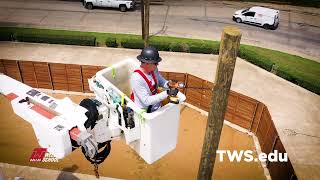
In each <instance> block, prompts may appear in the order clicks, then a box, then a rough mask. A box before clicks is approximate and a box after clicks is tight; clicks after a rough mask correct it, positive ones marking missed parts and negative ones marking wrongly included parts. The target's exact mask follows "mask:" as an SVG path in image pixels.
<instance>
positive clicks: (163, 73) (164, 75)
mask: <svg viewBox="0 0 320 180" xmlns="http://www.w3.org/2000/svg"><path fill="white" fill-rule="evenodd" d="M160 74H161V76H162V77H163V78H165V79H169V75H168V72H164V71H160Z"/></svg>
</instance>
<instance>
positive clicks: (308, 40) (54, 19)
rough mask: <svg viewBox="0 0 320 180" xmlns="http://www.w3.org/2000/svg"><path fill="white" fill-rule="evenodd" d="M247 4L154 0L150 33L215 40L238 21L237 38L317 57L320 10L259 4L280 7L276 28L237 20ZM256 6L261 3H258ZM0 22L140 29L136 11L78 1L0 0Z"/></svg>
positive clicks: (138, 31)
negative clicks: (86, 5) (236, 14)
mask: <svg viewBox="0 0 320 180" xmlns="http://www.w3.org/2000/svg"><path fill="white" fill-rule="evenodd" d="M253 5H254V4H252V3H237V2H223V1H187V0H182V1H181V0H180V1H178V0H174V1H172V0H171V1H168V2H166V1H161V0H160V1H158V2H155V3H152V5H151V8H150V14H151V16H150V34H151V35H169V36H178V37H190V38H202V39H210V40H220V36H221V32H222V29H223V27H225V26H226V25H232V26H238V27H239V28H240V29H241V31H242V33H243V35H242V39H241V43H245V44H252V45H257V46H261V47H266V48H270V49H276V50H280V51H285V52H289V53H292V54H296V55H300V56H303V57H307V58H311V59H314V60H316V61H318V62H320V51H319V50H318V49H319V47H320V14H319V12H318V10H319V9H316V8H301V7H293V6H284V5H272V4H262V5H264V6H271V7H274V8H277V9H280V26H279V28H278V29H277V30H265V29H263V28H260V27H256V26H252V25H247V24H237V23H235V22H233V21H232V15H233V13H234V12H235V11H236V10H238V9H241V8H244V7H250V6H253ZM260 5H261V4H260ZM0 26H18V27H41V28H55V29H72V30H81V31H97V32H117V33H133V34H141V24H140V11H139V7H137V8H136V10H133V11H128V12H125V13H122V12H120V11H119V10H118V9H110V8H96V9H94V10H87V9H85V8H84V7H83V6H82V4H81V2H80V1H77V0H11V1H9V0H0Z"/></svg>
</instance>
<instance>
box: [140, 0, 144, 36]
mask: <svg viewBox="0 0 320 180" xmlns="http://www.w3.org/2000/svg"><path fill="white" fill-rule="evenodd" d="M140 8H141V29H142V34H141V35H142V39H144V32H145V30H144V26H145V22H144V0H141V3H140Z"/></svg>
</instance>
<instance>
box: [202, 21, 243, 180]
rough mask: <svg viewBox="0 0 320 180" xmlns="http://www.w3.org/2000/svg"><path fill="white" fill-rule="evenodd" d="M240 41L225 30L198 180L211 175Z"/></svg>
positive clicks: (234, 33) (237, 35)
mask: <svg viewBox="0 0 320 180" xmlns="http://www.w3.org/2000/svg"><path fill="white" fill-rule="evenodd" d="M240 39H241V33H240V30H239V29H238V28H235V27H225V28H224V30H223V33H222V36H221V44H220V50H219V59H218V67H217V71H216V77H215V83H214V87H213V91H212V98H211V107H210V109H209V115H208V122H207V128H206V133H205V137H204V143H203V147H202V153H201V159H200V165H199V171H198V179H199V180H200V179H201V180H202V179H206V180H209V179H211V177H212V174H213V169H214V162H215V159H216V150H217V149H218V145H219V141H220V135H221V130H222V126H223V121H224V116H225V112H226V108H227V103H228V96H229V92H230V86H231V82H232V77H233V72H234V67H235V63H236V58H237V53H238V51H239V47H240Z"/></svg>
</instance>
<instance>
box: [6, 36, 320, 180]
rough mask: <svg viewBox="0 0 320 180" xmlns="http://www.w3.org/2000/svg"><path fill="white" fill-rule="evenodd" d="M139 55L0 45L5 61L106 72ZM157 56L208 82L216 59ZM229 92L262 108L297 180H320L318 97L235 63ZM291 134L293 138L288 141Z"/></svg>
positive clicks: (164, 67)
mask: <svg viewBox="0 0 320 180" xmlns="http://www.w3.org/2000/svg"><path fill="white" fill-rule="evenodd" d="M139 53H140V50H131V49H120V48H118V49H117V48H104V47H81V46H67V45H49V44H32V43H11V42H10V43H9V42H1V43H0V59H9V60H26V61H43V62H56V63H71V64H87V65H102V66H110V65H112V64H114V63H116V62H119V61H121V60H123V59H125V58H129V57H130V58H134V57H136V56H137V55H138V54H139ZM160 55H161V57H162V59H163V61H162V62H161V63H160V65H159V69H160V70H163V71H172V72H182V73H190V74H192V75H195V76H198V77H200V78H202V79H206V80H209V81H211V82H213V81H214V76H215V73H216V72H215V71H216V66H217V58H218V56H216V55H204V54H188V53H173V52H160ZM231 89H232V90H234V91H236V92H239V93H242V94H244V95H247V96H250V97H252V98H254V99H257V100H259V101H261V102H263V103H264V104H266V106H267V107H268V109H269V112H270V114H271V117H272V119H273V121H274V124H275V126H276V129H277V131H278V133H279V136H280V139H281V141H282V143H283V144H284V146H285V149H286V151H287V153H288V156H289V157H290V161H291V163H292V165H293V167H294V169H295V172H296V174H297V176H298V178H299V179H320V171H319V170H320V156H319V152H320V145H319V137H320V131H319V130H320V119H319V117H320V96H318V95H316V94H314V93H312V92H310V91H307V90H305V89H303V88H301V87H299V86H296V85H295V84H292V83H290V82H288V81H286V80H284V79H281V78H280V77H278V76H276V75H274V74H271V73H269V72H267V71H265V70H263V69H261V68H258V67H256V66H254V65H252V64H250V63H248V62H246V61H244V60H242V59H239V58H238V59H237V63H236V68H235V72H234V77H233V82H232V86H231ZM291 130H294V131H295V132H297V133H298V134H296V135H292V133H290V132H291ZM302 133H304V134H306V135H303V134H302ZM311 136H314V137H311Z"/></svg>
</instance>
